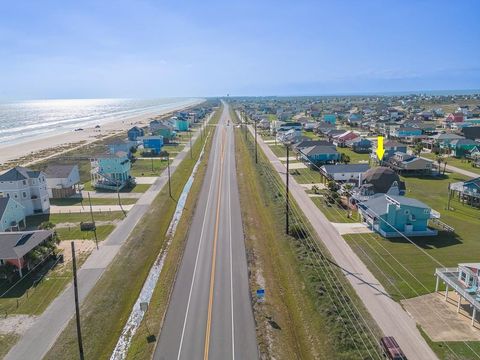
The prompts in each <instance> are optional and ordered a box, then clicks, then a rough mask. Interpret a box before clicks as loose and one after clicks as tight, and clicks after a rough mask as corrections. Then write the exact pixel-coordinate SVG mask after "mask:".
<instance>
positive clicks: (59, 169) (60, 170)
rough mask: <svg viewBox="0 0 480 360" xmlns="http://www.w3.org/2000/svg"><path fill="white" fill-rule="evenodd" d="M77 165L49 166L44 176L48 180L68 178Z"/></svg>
mask: <svg viewBox="0 0 480 360" xmlns="http://www.w3.org/2000/svg"><path fill="white" fill-rule="evenodd" d="M76 167H77V165H49V166H48V167H47V168H46V169H45V175H46V177H47V178H49V179H58V178H68V176H69V175H70V174H71V173H72V171H73V169H75V168H76Z"/></svg>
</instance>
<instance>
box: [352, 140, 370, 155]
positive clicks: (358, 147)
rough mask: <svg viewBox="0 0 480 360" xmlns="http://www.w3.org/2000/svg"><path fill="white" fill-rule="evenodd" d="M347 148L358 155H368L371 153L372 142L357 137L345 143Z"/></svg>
mask: <svg viewBox="0 0 480 360" xmlns="http://www.w3.org/2000/svg"><path fill="white" fill-rule="evenodd" d="M346 145H347V147H349V148H351V149H352V150H353V151H354V152H356V153H360V154H368V153H369V152H371V151H372V142H371V141H370V140H368V139H367V138H360V137H357V138H355V139H353V140H350V141H347V142H346Z"/></svg>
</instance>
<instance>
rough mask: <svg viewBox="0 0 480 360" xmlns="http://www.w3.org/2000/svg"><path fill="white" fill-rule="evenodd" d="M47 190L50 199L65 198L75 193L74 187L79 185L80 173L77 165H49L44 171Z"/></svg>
mask: <svg viewBox="0 0 480 360" xmlns="http://www.w3.org/2000/svg"><path fill="white" fill-rule="evenodd" d="M45 177H46V179H47V190H48V196H49V197H50V198H54V199H59V198H66V197H70V196H72V195H74V194H75V193H76V191H77V190H76V185H78V184H80V173H79V171H78V166H77V165H50V166H48V167H47V169H46V170H45Z"/></svg>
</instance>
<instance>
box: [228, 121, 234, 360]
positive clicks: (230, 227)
mask: <svg viewBox="0 0 480 360" xmlns="http://www.w3.org/2000/svg"><path fill="white" fill-rule="evenodd" d="M229 130H230V129H229ZM229 132H230V131H229ZM227 140H228V137H227ZM229 146H230V144H229ZM234 153H235V152H233V154H234ZM231 154H232V152H230V154H229V159H228V212H229V218H228V223H229V239H230V243H229V245H230V310H231V318H232V359H233V360H235V326H234V322H233V263H232V262H233V256H232V202H231V193H232V186H231V168H230V167H231V164H232V159H231Z"/></svg>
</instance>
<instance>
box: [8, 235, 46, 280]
mask: <svg viewBox="0 0 480 360" xmlns="http://www.w3.org/2000/svg"><path fill="white" fill-rule="evenodd" d="M52 236H53V231H51V230H37V231H21V232H17V231H16V232H0V265H5V264H11V265H13V266H15V267H16V268H17V269H18V272H19V274H20V277H22V276H23V271H24V269H26V270H30V268H31V266H32V264H31V263H30V261H28V253H30V252H31V251H32V250H34V249H36V248H37V247H38V246H40V245H42V244H45V243H46V242H48V241H49V240H51V239H52Z"/></svg>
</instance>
